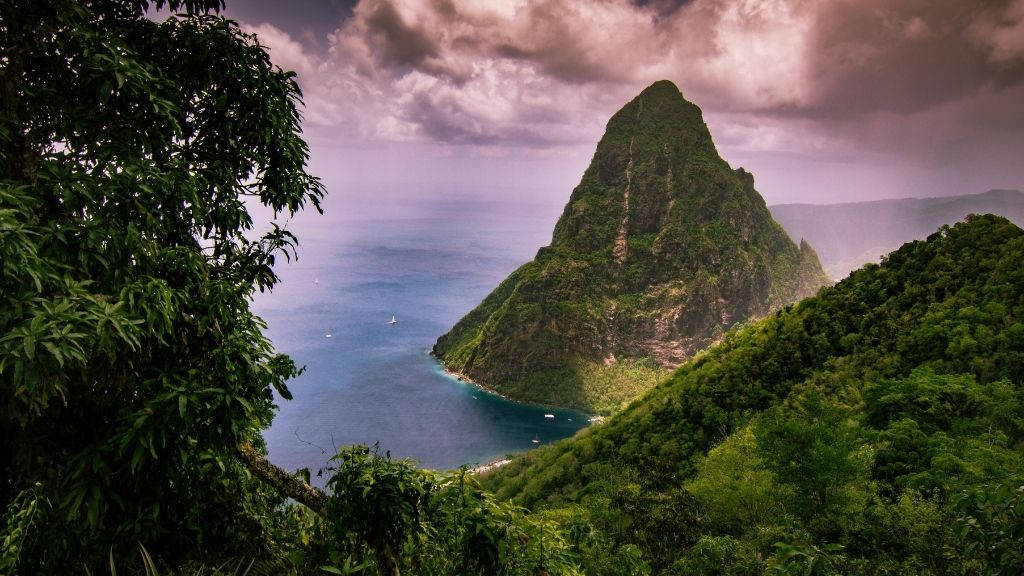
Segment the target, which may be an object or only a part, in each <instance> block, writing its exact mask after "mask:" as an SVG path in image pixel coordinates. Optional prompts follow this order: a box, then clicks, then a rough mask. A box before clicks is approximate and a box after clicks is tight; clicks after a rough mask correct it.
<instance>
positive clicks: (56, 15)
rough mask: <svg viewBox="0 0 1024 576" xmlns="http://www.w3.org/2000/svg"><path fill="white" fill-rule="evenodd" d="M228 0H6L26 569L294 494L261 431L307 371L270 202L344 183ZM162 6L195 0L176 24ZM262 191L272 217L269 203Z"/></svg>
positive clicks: (181, 534)
mask: <svg viewBox="0 0 1024 576" xmlns="http://www.w3.org/2000/svg"><path fill="white" fill-rule="evenodd" d="M221 7H222V3H221V2H220V0H154V1H148V0H0V49H2V53H0V299H2V303H0V437H3V438H4V442H2V443H0V507H2V509H4V510H6V511H7V513H6V515H5V521H6V524H5V525H6V527H7V531H6V532H5V533H4V536H5V538H4V550H3V554H4V558H5V561H9V562H10V563H11V565H20V566H23V567H32V568H33V570H31V571H32V572H34V573H48V572H65V571H67V570H69V569H70V568H71V567H75V568H76V570H80V569H81V566H82V565H83V564H84V565H86V566H88V565H93V564H98V563H99V562H100V556H101V555H102V556H106V554H107V553H108V552H109V551H110V550H111V548H113V549H114V551H115V553H116V552H117V551H118V550H119V549H120V548H122V547H124V548H127V549H129V550H134V549H135V547H136V546H137V544H138V543H142V544H144V546H145V547H146V549H147V550H148V551H149V552H150V553H152V554H153V555H154V556H157V557H159V556H160V555H165V556H166V555H172V554H185V555H189V556H190V557H200V558H202V557H218V556H224V555H227V554H234V553H246V554H250V555H254V554H258V553H259V550H260V549H261V548H263V547H264V545H265V544H266V541H267V539H266V538H265V537H262V535H263V534H264V531H263V528H262V525H261V522H260V518H261V515H262V514H264V513H265V511H266V510H268V509H269V507H271V506H273V505H274V504H275V503H276V502H277V501H278V500H279V497H278V496H276V495H275V494H276V493H275V492H273V491H270V490H268V489H266V488H265V487H264V486H263V485H262V484H257V483H255V482H254V481H253V479H252V476H251V475H250V473H249V472H248V471H247V469H246V467H247V466H248V467H249V468H250V469H252V470H254V471H256V472H257V473H258V474H260V473H262V474H261V475H262V476H268V477H273V473H274V472H275V469H273V467H271V466H269V465H267V464H266V462H265V461H264V460H262V458H261V457H260V447H261V439H260V435H259V431H260V429H262V428H264V427H265V426H267V425H268V424H269V423H270V421H271V417H272V415H273V410H274V405H273V402H274V394H273V391H275V390H276V391H277V393H278V394H279V395H280V396H282V397H284V398H288V397H289V392H288V389H287V388H286V387H285V381H286V380H287V379H288V378H289V377H292V376H294V375H295V374H296V373H297V372H298V370H297V368H296V366H295V365H294V364H293V363H292V361H291V360H290V359H289V358H287V357H286V356H283V355H280V354H277V353H276V352H275V351H274V349H273V347H272V346H271V343H270V342H269V340H268V339H267V338H266V337H264V335H263V333H262V330H263V328H264V327H265V326H264V324H263V322H262V321H261V320H260V319H259V318H258V317H257V316H255V315H254V314H253V313H252V311H251V310H250V303H251V297H252V295H253V293H254V291H256V290H260V291H263V290H268V289H270V288H271V287H273V286H274V284H275V283H276V282H277V280H278V278H277V276H276V275H275V273H274V270H273V265H274V263H275V261H276V260H277V259H279V258H281V257H287V258H291V257H293V256H294V255H295V248H296V245H297V239H296V238H295V237H294V236H293V235H292V234H291V233H290V232H288V231H287V230H286V229H285V228H282V227H280V226H278V225H277V224H275V223H274V222H273V219H276V218H277V216H278V215H284V216H287V215H291V214H293V213H295V212H296V211H298V210H301V209H302V208H303V207H306V206H309V205H312V206H313V207H314V208H316V209H319V201H320V200H321V198H322V197H323V194H324V188H323V187H322V185H321V183H320V182H319V181H318V180H317V179H316V178H315V177H313V176H311V175H310V174H309V173H308V172H307V170H306V161H307V158H308V149H307V146H306V144H305V143H304V142H303V140H302V138H301V135H300V113H299V106H300V103H301V93H300V91H299V87H298V85H297V84H296V82H295V78H294V74H293V73H291V72H285V71H282V70H281V69H279V68H277V67H276V66H274V65H273V64H272V63H271V61H270V59H269V57H268V54H267V51H266V50H265V48H264V47H262V46H260V44H259V43H258V41H257V39H256V38H255V36H252V35H249V34H246V33H244V32H243V31H242V30H240V29H239V27H238V26H237V24H235V23H233V22H231V21H229V20H226V19H224V18H222V17H220V16H219V15H218V11H219V10H220V8H221ZM154 8H156V9H160V8H169V9H170V10H171V11H174V12H176V11H180V12H181V13H180V14H178V15H175V16H171V17H170V18H167V19H166V20H163V21H159V22H158V21H154V20H151V19H149V18H148V17H147V14H148V11H150V10H152V9H154ZM258 204H262V205H264V206H267V207H269V210H267V212H272V213H273V214H274V217H273V219H272V220H271V221H269V222H256V221H254V219H253V216H252V211H251V209H252V208H253V207H254V206H256V205H258ZM261 464H262V465H263V467H262V468H261V467H260V465H261ZM276 472H278V473H279V472H280V471H276ZM277 480H278V488H282V487H283V488H288V486H290V485H291V483H292V480H293V479H292V478H291V477H289V476H288V475H284V474H278V476H277ZM307 495H311V496H312V497H313V499H314V500H315V499H316V497H318V495H319V496H322V495H321V494H319V493H318V492H316V491H310V492H309V493H308V494H307ZM299 498H300V499H302V496H301V494H300V496H299ZM12 527H13V528H12ZM15 528H17V529H18V530H17V532H12V531H13V530H14V529H15ZM12 534H14V536H12ZM26 570H27V568H26ZM12 571H13V569H12Z"/></svg>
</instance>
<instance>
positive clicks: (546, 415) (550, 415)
mask: <svg viewBox="0 0 1024 576" xmlns="http://www.w3.org/2000/svg"><path fill="white" fill-rule="evenodd" d="M544 417H545V418H554V417H555V415H554V414H545V415H544Z"/></svg>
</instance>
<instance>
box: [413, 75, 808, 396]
mask: <svg viewBox="0 0 1024 576" xmlns="http://www.w3.org/2000/svg"><path fill="white" fill-rule="evenodd" d="M827 281H828V279H827V277H826V276H825V274H824V272H823V271H822V269H821V266H820V264H819V262H818V258H817V255H816V254H815V253H814V251H813V250H812V249H811V247H810V246H809V245H808V244H807V243H805V242H801V243H800V245H799V246H797V245H796V244H794V243H793V242H792V241H791V240H790V239H789V237H788V236H787V235H786V233H785V231H783V229H782V228H781V227H780V226H779V225H778V224H777V223H776V222H775V221H774V220H772V217H771V214H770V213H769V211H768V209H767V207H766V206H765V203H764V200H763V199H762V198H761V196H760V195H759V194H758V193H757V191H756V190H755V189H754V179H753V176H752V175H751V174H750V173H748V172H746V171H745V170H743V169H742V168H740V169H738V170H733V169H732V168H731V167H730V166H729V165H728V163H726V162H725V161H724V160H722V158H721V157H720V156H719V155H718V151H717V150H716V149H715V145H714V143H713V142H712V140H711V135H710V133H709V132H708V129H707V126H706V125H705V123H704V120H703V118H702V115H701V111H700V109H699V108H698V107H697V106H695V105H694V104H692V103H690V102H688V101H687V100H686V99H684V98H683V96H682V94H681V93H680V92H679V90H678V89H677V88H676V86H675V85H674V84H672V83H671V82H668V81H659V82H656V83H654V84H652V85H651V86H649V87H648V88H647V89H645V90H644V91H643V92H642V93H641V94H640V95H639V96H637V97H636V98H634V99H633V100H632V101H631V102H629V103H628V104H626V105H625V106H624V107H623V108H622V109H621V110H619V111H618V112H617V113H616V114H615V115H614V116H612V118H611V120H610V121H609V122H608V126H607V129H606V131H605V134H604V136H603V137H602V138H601V141H600V142H599V143H598V145H597V150H596V152H595V153H594V157H593V160H592V161H591V163H590V166H589V168H587V170H586V172H585V173H584V174H583V179H582V181H581V182H580V184H579V185H578V186H577V187H576V189H575V190H574V191H573V193H572V196H571V198H570V199H569V202H568V204H567V205H566V207H565V209H564V211H563V213H562V216H561V218H560V219H559V220H558V223H557V224H556V225H555V230H554V234H553V237H552V241H551V245H550V246H546V247H544V248H541V249H540V251H539V252H538V253H537V257H536V258H535V259H534V260H533V261H531V262H528V263H526V264H524V265H523V266H522V267H520V268H519V269H518V270H516V271H515V272H513V273H512V274H511V275H510V276H509V277H508V278H507V279H506V280H505V281H504V282H502V283H501V284H500V285H499V286H498V287H497V288H496V289H495V290H494V291H493V292H492V293H491V294H490V295H489V296H487V297H486V298H485V299H484V301H483V302H482V303H481V304H480V305H479V306H477V308H476V309H474V310H473V311H471V312H470V313H469V314H467V315H466V316H465V317H464V318H463V319H462V320H461V321H459V322H458V323H457V324H456V325H455V327H454V328H452V330H451V331H450V332H448V333H447V334H445V335H444V336H442V337H441V338H439V339H438V341H437V344H436V345H435V346H434V349H433V352H434V354H435V355H436V356H437V357H438V358H439V359H440V360H441V361H442V362H443V364H444V365H445V367H446V368H448V369H449V370H451V371H453V372H456V373H459V374H462V375H464V376H466V377H468V378H470V379H471V380H473V381H475V382H477V383H480V384H482V385H484V386H487V387H489V388H493V389H495V390H497V391H499V392H501V393H503V394H507V395H509V396H511V397H513V398H516V399H520V400H527V401H534V402H540V403H545V404H553V405H563V406H572V407H576V408H581V409H584V410H591V411H603V412H610V411H613V410H615V409H616V408H618V407H620V406H621V405H622V404H623V403H624V402H626V401H628V400H631V399H633V398H635V397H636V396H638V395H639V394H640V393H642V392H643V391H644V390H646V389H649V388H650V387H651V386H653V385H654V384H655V383H656V382H657V380H659V379H660V378H661V377H663V376H664V375H666V374H667V371H668V370H669V369H671V368H674V367H676V366H678V365H679V364H680V363H682V362H683V361H685V360H686V359H688V358H690V357H691V356H692V355H693V354H694V353H695V352H697V351H699V350H701V349H703V348H706V347H707V346H708V345H710V344H712V343H713V342H715V341H717V340H719V339H720V338H721V337H722V335H723V334H724V333H725V332H726V331H727V330H728V329H729V327H730V326H733V325H734V324H737V323H740V322H743V321H745V320H747V319H750V318H754V317H759V316H763V315H765V314H767V313H769V312H770V311H772V310H774V309H777V308H779V307H780V306H783V305H785V304H787V303H790V302H793V301H796V300H799V299H800V298H803V297H806V296H808V295H811V294H813V293H814V292H816V291H817V290H818V288H820V287H821V286H822V285H824V284H825V283H826V282H827Z"/></svg>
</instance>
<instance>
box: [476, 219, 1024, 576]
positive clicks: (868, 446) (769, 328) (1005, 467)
mask: <svg viewBox="0 0 1024 576" xmlns="http://www.w3.org/2000/svg"><path fill="white" fill-rule="evenodd" d="M1022 258H1024V231H1021V230H1020V229H1019V228H1017V227H1016V226H1014V225H1012V224H1011V223H1009V222H1007V221H1006V220H1004V219H1002V218H998V217H994V216H972V217H971V218H969V219H968V220H967V221H966V222H963V223H960V224H958V225H956V226H954V227H951V228H943V229H942V230H940V231H939V232H938V233H936V234H934V235H932V236H930V237H929V238H928V240H927V241H919V242H914V243H911V244H907V245H905V246H904V247H903V248H901V249H900V250H899V251H897V252H894V253H893V254H891V255H889V257H888V258H887V259H886V261H885V262H883V264H882V265H881V266H877V265H869V266H867V267H865V268H864V269H862V270H859V271H857V272H855V273H853V274H852V275H851V276H850V277H849V278H847V279H846V280H844V281H843V282H841V283H839V284H837V285H835V286H833V287H830V288H826V289H824V290H823V291H822V292H821V293H820V294H819V296H818V297H816V298H811V299H808V300H805V301H803V302H801V303H800V304H798V305H796V306H792V307H788V308H786V309H783V310H781V311H779V312H778V313H776V314H774V315H773V316H772V317H770V318H768V319H765V320H764V321H762V322H759V323H756V324H752V325H750V326H747V327H744V328H741V329H739V330H735V331H733V332H730V333H729V334H728V335H726V337H725V340H724V342H723V343H722V344H720V345H718V346H716V347H714V348H712V349H711V350H709V351H708V352H707V353H706V354H704V355H702V356H700V357H699V358H697V359H695V360H693V361H691V362H690V363H688V364H686V365H684V366H683V367H681V368H680V369H679V370H677V371H676V372H675V373H674V374H673V376H672V377H671V378H669V379H668V380H667V381H665V382H663V383H662V384H660V385H658V386H657V387H656V388H655V389H654V390H652V391H651V392H650V393H649V394H647V395H646V396H645V397H644V398H642V399H641V400H638V401H636V402H634V403H633V404H631V405H630V406H629V407H628V408H627V409H626V410H624V411H623V412H622V413H620V414H618V415H616V416H614V417H612V418H611V419H609V420H608V421H607V422H605V423H604V424H601V425H598V426H596V427H592V428H591V429H588V430H585V431H583V432H582V433H580V434H578V435H577V436H575V437H574V438H572V439H569V440H566V441H563V442H560V443H558V444H556V445H553V446H549V447H543V448H540V449H538V450H534V451H532V452H530V453H528V454H526V455H523V456H521V457H519V458H517V459H516V460H514V461H513V462H512V463H511V464H509V465H507V466H505V467H503V468H501V469H498V470H497V471H495V472H493V473H492V474H491V475H490V476H489V477H488V478H486V479H485V485H486V486H488V487H489V488H491V489H494V490H495V491H496V493H497V494H498V496H499V497H501V498H512V499H513V500H515V501H518V502H520V503H522V504H525V505H528V506H531V507H533V508H534V509H536V510H559V509H573V510H578V512H577V514H579V515H582V516H584V517H587V518H588V519H589V521H590V522H591V524H592V526H594V529H595V530H597V531H598V532H599V536H598V537H597V540H599V541H600V540H603V541H605V542H606V543H607V545H606V550H613V549H615V547H616V546H619V545H622V544H624V543H627V542H629V543H635V544H636V545H638V546H639V549H640V551H641V552H642V553H643V558H644V560H645V561H647V562H648V563H649V564H650V567H651V570H652V573H666V574H669V573H696V572H699V571H701V570H704V571H710V570H712V568H711V566H714V569H713V570H714V571H711V572H709V573H722V574H751V573H764V572H765V571H771V570H775V567H777V568H778V570H779V571H781V572H782V573H844V574H845V573H856V574H893V573H921V574H989V573H993V574H994V573H999V572H998V570H999V569H1000V568H999V566H1002V565H1007V566H1011V567H1014V568H1012V569H1009V571H1008V572H1006V573H1011V572H1014V570H1016V569H1017V568H1016V565H1015V564H1014V558H1016V557H1017V556H1016V554H1018V552H1019V550H1020V548H1019V541H1020V540H1019V538H1017V539H1015V536H1014V535H1015V534H1016V533H1015V532H1014V530H1015V529H1016V528H1015V522H1016V519H1017V517H1016V516H1014V515H1013V514H1015V510H1016V506H1017V504H1016V501H1015V500H1014V498H1019V495H1016V494H1017V493H1016V492H1013V491H1012V490H1011V489H1010V487H1011V486H1017V485H1019V479H1020V477H1021V476H1024V450H1022V446H1024V426H1022V423H1024V419H1022V418H1024V409H1022V400H1024V388H1022V381H1024V338H1022V336H1024V329H1022V328H1021V324H1020V318H1022V317H1024V271H1022V269H1021V268H1020V266H1019V262H1020V261H1021V259H1022ZM981 483H985V484H986V485H992V486H993V488H992V489H991V491H990V492H980V493H979V492H977V491H976V490H975V487H976V486H977V485H979V484H981ZM964 490H967V491H968V492H967V493H968V494H971V495H972V496H971V497H970V498H966V497H965V498H966V499H963V498H961V497H960V496H958V495H959V494H961V493H962V492H963V491H964ZM680 491H681V493H682V494H683V495H689V496H690V498H691V499H692V501H693V502H694V503H695V505H694V506H693V507H692V508H691V509H690V511H688V512H685V513H677V514H676V515H675V516H676V517H677V518H684V519H685V518H690V519H691V520H689V521H688V522H689V525H691V526H692V527H693V528H692V529H691V530H693V532H691V533H690V534H686V533H685V532H683V531H681V529H680V528H679V527H678V526H673V525H671V524H669V523H667V522H666V521H665V519H664V517H663V515H662V513H661V512H659V511H658V505H656V504H655V502H657V499H658V498H659V497H661V498H663V497H665V496H667V495H669V494H675V493H677V492H680ZM623 494H628V495H629V498H623ZM1015 495H1016V496H1015ZM635 502H640V503H641V504H639V505H636V504H631V503H635ZM972 519H973V520H972ZM972 522H973V524H972ZM679 535H685V536H684V537H683V538H681V539H680V540H679V541H677V542H676V543H675V547H674V548H673V547H672V546H666V545H665V543H666V539H668V538H671V537H678V536H679ZM997 557H998V558H999V560H996V559H995V558H997ZM587 558H588V557H584V562H583V567H584V570H590V568H591V564H589V562H590V561H589V560H588V559H587ZM751 559H753V560H754V565H751V564H750V563H749V560H751ZM715 571H717V572H715ZM808 571H810V572H808Z"/></svg>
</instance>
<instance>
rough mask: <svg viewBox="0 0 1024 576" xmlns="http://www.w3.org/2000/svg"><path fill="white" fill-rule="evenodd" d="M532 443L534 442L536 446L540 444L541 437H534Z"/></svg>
mask: <svg viewBox="0 0 1024 576" xmlns="http://www.w3.org/2000/svg"><path fill="white" fill-rule="evenodd" d="M530 442H533V443H534V444H540V436H534V437H533V440H530Z"/></svg>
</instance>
